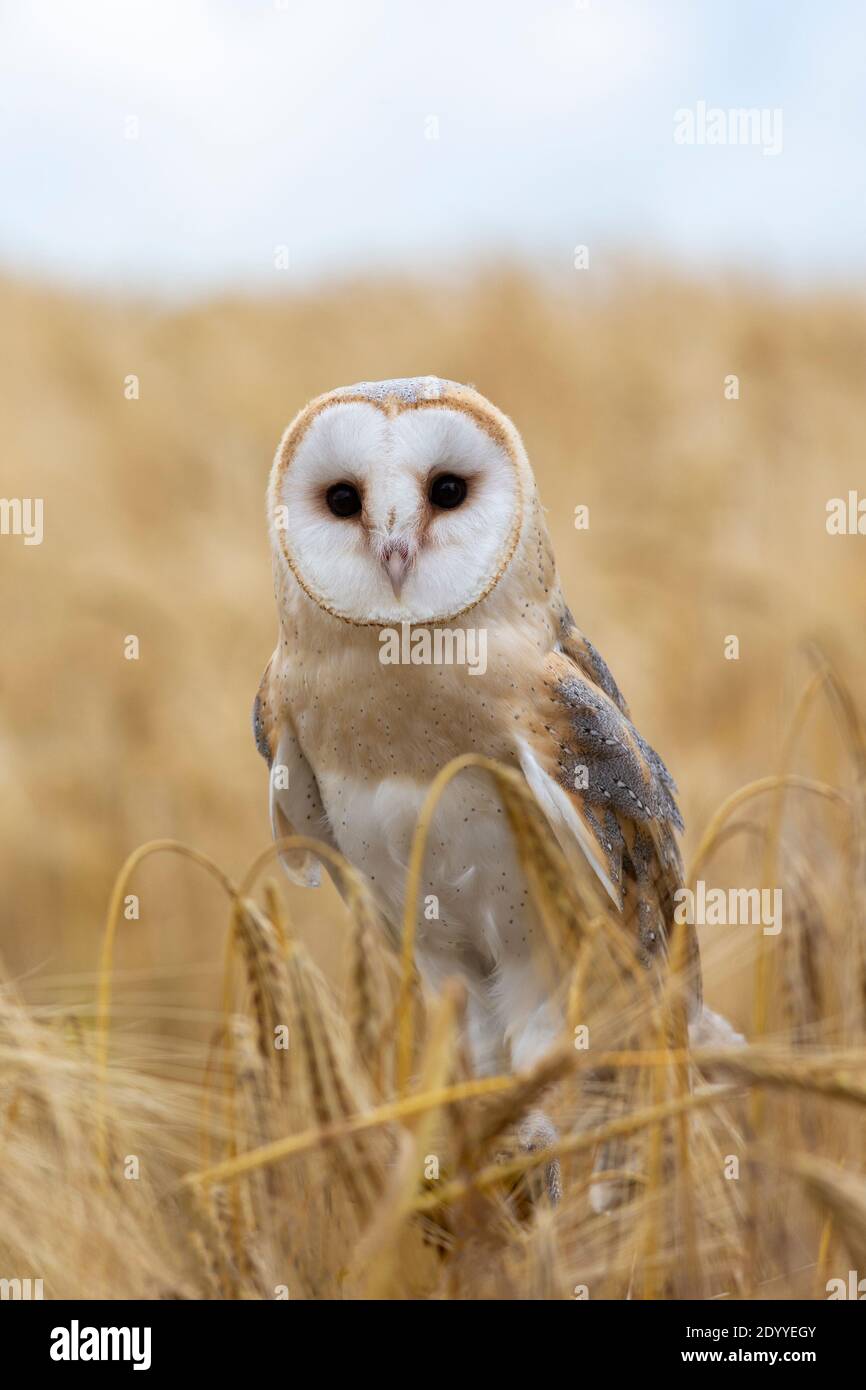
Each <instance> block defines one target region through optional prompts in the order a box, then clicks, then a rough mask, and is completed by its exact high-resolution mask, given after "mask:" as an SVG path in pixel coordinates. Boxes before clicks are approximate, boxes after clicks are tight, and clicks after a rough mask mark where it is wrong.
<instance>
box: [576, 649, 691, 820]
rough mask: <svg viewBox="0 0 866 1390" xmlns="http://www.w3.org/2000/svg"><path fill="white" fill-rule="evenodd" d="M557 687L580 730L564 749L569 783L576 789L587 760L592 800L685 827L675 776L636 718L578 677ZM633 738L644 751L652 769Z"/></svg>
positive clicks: (639, 817) (586, 796)
mask: <svg viewBox="0 0 866 1390" xmlns="http://www.w3.org/2000/svg"><path fill="white" fill-rule="evenodd" d="M557 692H558V694H559V696H560V698H561V699H562V701H563V703H564V704H565V705H567V707H568V710H569V715H570V719H571V726H572V729H573V730H574V734H575V740H574V744H573V745H570V746H567V747H565V748H564V749H563V750H562V751H563V757H562V759H561V762H560V767H561V770H562V774H563V784H564V785H565V786H567V787H568V788H569V790H573V789H574V787H575V774H576V771H577V769H578V768H580V767H581V766H582V765H587V766H588V769H589V775H588V782H587V786H586V788H585V789H583V790H582V794H583V797H584V799H585V801H586V802H588V803H590V804H592V805H597V806H606V807H608V808H609V809H610V810H613V811H618V812H621V813H622V814H623V815H625V816H627V817H628V818H629V819H630V820H634V821H669V822H670V823H671V824H672V825H675V826H676V828H677V829H678V830H682V828H683V822H682V817H681V816H680V813H679V810H678V808H677V804H676V802H675V801H674V796H673V794H674V791H675V786H674V782H673V779H672V777H671V775H670V773H669V772H668V770H667V768H666V767H665V765H664V763H663V762H662V760H661V758H660V757H659V756H658V754H657V753H656V752H655V751H654V749H652V748H651V747H650V746H649V744H648V743H647V742H646V740H645V739H643V738H642V737H641V735H640V734H639V733H638V732H637V730H636V729H635V727H634V725H633V724H632V723H631V721H630V720H629V719H627V718H626V716H625V715H624V714H622V713H621V712H620V711H619V710H618V709H617V708H616V706H615V705H614V704H612V702H611V700H610V699H605V698H604V696H603V695H602V694H600V693H599V691H598V690H595V689H593V687H592V686H591V685H590V684H589V683H588V682H587V681H584V680H581V679H580V678H579V677H577V676H574V677H569V678H568V679H566V680H563V681H561V682H560V683H559V685H558V687H557ZM629 740H632V741H633V743H634V744H635V745H637V748H638V749H639V750H640V753H641V755H642V756H643V758H644V760H645V762H646V770H644V768H643V767H642V766H641V763H640V760H639V759H638V757H636V755H635V752H634V748H633V747H632V746H630V743H629Z"/></svg>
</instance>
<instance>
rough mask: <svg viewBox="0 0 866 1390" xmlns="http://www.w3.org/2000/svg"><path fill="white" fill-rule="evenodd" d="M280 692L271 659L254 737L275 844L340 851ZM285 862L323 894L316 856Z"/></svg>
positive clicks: (298, 879)
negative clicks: (307, 840) (311, 843)
mask: <svg viewBox="0 0 866 1390" xmlns="http://www.w3.org/2000/svg"><path fill="white" fill-rule="evenodd" d="M276 686H277V682H276V681H274V679H273V658H272V659H271V661H270V662H269V663H268V665H267V667H266V669H265V673H264V675H263V676H262V680H261V684H260V686H259V689H258V693H257V694H256V698H255V701H254V703H253V735H254V737H255V740H256V747H257V748H258V750H259V752H260V753H261V755H262V757H263V758H264V759H265V761H266V762H267V764H268V768H269V771H270V777H269V787H270V793H269V795H270V813H271V829H272V831H273V835H274V839H275V840H281V839H283V838H284V837H286V836H289V835H311V836H313V837H314V838H315V839H318V840H324V842H325V843H326V844H328V845H330V846H331V847H332V848H334V849H336V843H335V841H334V837H333V834H332V831H331V827H330V823H329V821H328V817H327V814H326V812H325V808H324V806H323V804H322V796H321V792H320V791H319V784H318V782H317V781H316V775H315V773H314V772H313V769H312V768H311V767H310V764H309V762H308V761H307V759H306V757H305V756H304V752H303V750H302V748H301V745H300V743H299V742H298V736H297V733H296V732H295V728H294V725H293V723H292V719H291V714H290V713H289V711H288V710H286V709H285V707H284V705H283V704H282V703H281V701H280V699H279V697H278V694H277V692H276V689H275V687H276ZM280 859H281V861H282V864H283V868H284V869H285V871H286V873H287V874H288V876H289V878H290V879H291V880H292V882H293V883H297V884H299V885H300V886H301V887H302V888H318V886H319V884H320V882H321V878H322V866H321V862H320V860H319V859H317V858H316V856H315V855H314V854H311V853H309V852H308V851H307V850H303V849H291V850H281V851H280Z"/></svg>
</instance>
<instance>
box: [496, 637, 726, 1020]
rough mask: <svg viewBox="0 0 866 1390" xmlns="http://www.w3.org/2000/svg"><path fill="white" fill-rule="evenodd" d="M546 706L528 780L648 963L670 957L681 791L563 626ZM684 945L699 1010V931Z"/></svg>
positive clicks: (586, 651)
mask: <svg viewBox="0 0 866 1390" xmlns="http://www.w3.org/2000/svg"><path fill="white" fill-rule="evenodd" d="M541 684H542V691H541V704H540V707H539V708H538V709H537V710H536V711H535V713H536V716H537V718H536V721H535V722H534V726H533V728H532V730H531V731H530V732H529V734H528V736H526V737H523V738H521V739H520V742H519V749H518V756H519V759H520V765H521V768H522V770H523V774H524V776H525V777H526V780H527V782H528V783H529V785H530V787H531V788H532V790H533V792H534V793H535V796H536V799H537V800H538V802H539V803H540V805H541V808H542V810H543V811H544V812H545V814H546V816H547V819H548V821H549V822H550V825H551V828H552V830H553V832H554V834H555V835H556V838H557V840H558V841H559V843H560V845H561V846H562V849H563V851H564V852H565V854H566V857H568V858H570V859H571V860H572V862H573V863H575V867H577V866H578V864H579V865H580V867H581V868H582V867H583V865H584V864H585V862H586V861H589V863H590V865H591V866H592V868H593V870H594V871H595V873H596V875H597V876H598V878H599V879H600V881H601V883H602V884H603V885H604V887H605V889H606V891H607V893H608V895H609V897H610V898H611V900H612V901H613V903H615V905H616V906H617V907H618V908H619V909H620V911H621V912H622V914H623V918H624V924H625V925H626V926H627V927H629V929H631V928H633V929H634V931H635V934H636V936H637V941H638V946H639V951H640V953H641V955H642V956H643V957H644V958H645V959H647V960H649V958H651V957H652V956H654V955H655V954H656V953H657V952H658V950H659V949H661V950H662V951H663V950H665V949H666V945H667V939H668V936H669V932H670V928H671V924H672V922H673V913H674V907H675V900H674V893H675V892H676V890H677V889H678V888H679V887H681V886H682V861H681V859H680V853H679V848H678V846H677V841H676V832H677V831H681V830H682V828H683V822H682V818H681V816H680V813H679V810H678V808H677V804H676V801H675V800H674V795H675V791H676V788H675V786H674V782H673V779H672V778H671V775H670V773H669V772H668V770H667V768H666V767H665V765H664V763H663V762H662V760H661V758H660V757H659V756H658V754H657V753H656V752H655V751H654V750H653V749H652V748H651V747H650V746H649V744H648V743H647V742H646V741H645V739H643V738H642V737H641V735H640V734H639V733H638V731H637V729H636V728H635V727H634V725H633V724H632V722H631V720H630V719H629V716H628V709H627V707H626V704H625V701H624V700H623V697H622V695H621V694H620V691H619V689H618V687H617V685H616V682H615V681H614V679H613V677H612V675H611V673H610V671H609V670H608V668H607V666H606V665H605V663H604V661H603V660H602V658H601V657H600V655H599V654H598V652H597V651H596V650H595V648H594V647H593V646H592V644H591V643H590V642H589V641H588V640H587V639H586V638H585V637H584V636H583V634H582V633H581V632H579V631H578V630H577V628H576V627H574V625H573V623H572V622H571V620H570V617H569V618H567V619H566V621H565V622H564V624H563V627H562V631H561V633H560V640H559V641H558V642H557V643H556V646H555V648H554V650H553V651H552V652H550V653H549V654H548V656H547V658H546V660H545V662H544V671H543V679H542V683H541ZM686 930H687V931H688V932H689V938H688V941H687V953H688V966H689V978H690V986H691V993H692V1004H693V1007H697V1006H698V1004H699V1002H700V966H699V957H698V950H697V939H696V937H695V935H694V929H693V928H691V927H686Z"/></svg>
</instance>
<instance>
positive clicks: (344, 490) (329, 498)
mask: <svg viewBox="0 0 866 1390" xmlns="http://www.w3.org/2000/svg"><path fill="white" fill-rule="evenodd" d="M325 501H326V502H327V504H328V506H329V507H330V509H331V511H332V512H333V513H334V516H357V515H358V512H359V511H360V510H361V494H360V493H359V491H358V489H357V488H356V487H352V484H351V483H334V486H333V487H329V488H328V491H327V492H326V493H325Z"/></svg>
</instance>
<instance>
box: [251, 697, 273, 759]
mask: <svg viewBox="0 0 866 1390" xmlns="http://www.w3.org/2000/svg"><path fill="white" fill-rule="evenodd" d="M253 738H254V739H255V741H256V748H258V750H259V752H260V753H261V755H262V757H263V758H264V760H265V762H266V763H267V765H268V767H270V765H271V750H270V748H269V747H268V738H267V734H266V732H265V721H264V719H263V718H262V697H261V695H257V696H256V698H255V699H254V700H253Z"/></svg>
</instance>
